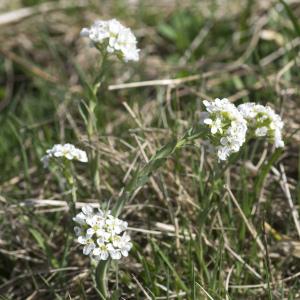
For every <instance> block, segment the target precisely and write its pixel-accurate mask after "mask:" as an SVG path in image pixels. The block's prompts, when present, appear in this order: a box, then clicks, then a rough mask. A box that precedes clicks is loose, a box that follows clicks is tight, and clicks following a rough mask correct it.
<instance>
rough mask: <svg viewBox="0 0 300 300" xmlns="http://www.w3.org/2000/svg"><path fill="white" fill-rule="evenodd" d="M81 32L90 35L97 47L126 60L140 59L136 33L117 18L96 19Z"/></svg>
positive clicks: (82, 34) (85, 35)
mask: <svg viewBox="0 0 300 300" xmlns="http://www.w3.org/2000/svg"><path fill="white" fill-rule="evenodd" d="M80 34H81V36H84V37H88V38H89V39H90V41H91V42H92V45H94V46H96V48H97V49H100V50H101V51H106V52H108V53H114V54H116V55H117V57H119V58H120V59H122V60H124V61H125V62H128V61H129V60H133V61H138V60H139V51H140V50H139V49H138V48H137V47H136V44H137V41H136V38H135V36H134V34H133V33H132V31H131V30H130V29H129V28H127V27H125V26H123V25H122V24H121V23H120V22H119V21H117V20H116V19H112V20H109V21H101V20H98V21H95V22H94V24H93V25H92V26H91V27H90V28H83V29H82V30H81V32H80Z"/></svg>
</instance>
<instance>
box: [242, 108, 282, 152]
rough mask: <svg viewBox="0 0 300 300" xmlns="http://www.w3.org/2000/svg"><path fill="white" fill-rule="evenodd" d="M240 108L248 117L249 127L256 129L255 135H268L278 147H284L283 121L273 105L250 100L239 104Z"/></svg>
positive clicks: (245, 116)
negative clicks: (264, 104)
mask: <svg viewBox="0 0 300 300" xmlns="http://www.w3.org/2000/svg"><path fill="white" fill-rule="evenodd" d="M238 110H239V111H240V113H241V114H242V115H243V117H244V118H245V119H246V121H247V123H248V127H249V129H252V130H253V131H254V134H255V136H257V137H262V136H267V137H269V138H271V139H272V140H273V141H274V144H275V147H276V148H280V147H284V141H283V140H282V133H281V132H282V128H283V122H282V119H281V117H280V116H279V115H278V114H276V113H275V112H274V110H273V109H272V108H271V107H269V106H263V105H260V104H256V103H253V102H249V103H245V104H241V105H239V106H238Z"/></svg>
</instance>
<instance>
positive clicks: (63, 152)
mask: <svg viewBox="0 0 300 300" xmlns="http://www.w3.org/2000/svg"><path fill="white" fill-rule="evenodd" d="M60 157H64V158H66V159H68V160H74V159H75V160H78V161H81V162H87V161H88V157H87V154H86V152H85V151H83V150H80V149H78V148H76V147H75V146H74V145H72V144H64V145H62V144H56V145H54V146H53V147H52V148H51V149H48V150H47V151H46V155H45V156H43V157H42V158H41V161H42V162H43V164H44V167H47V166H48V164H49V161H50V159H51V158H60Z"/></svg>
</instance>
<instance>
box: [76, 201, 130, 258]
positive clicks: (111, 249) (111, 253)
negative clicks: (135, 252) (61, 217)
mask: <svg viewBox="0 0 300 300" xmlns="http://www.w3.org/2000/svg"><path fill="white" fill-rule="evenodd" d="M73 220H74V222H76V223H77V224H79V226H75V227H74V231H75V234H76V236H78V238H77V240H78V242H79V243H80V244H82V245H84V248H83V254H84V255H90V256H91V257H92V258H94V259H95V260H98V261H99V260H107V259H108V258H109V257H111V258H112V259H120V258H121V257H122V256H128V252H129V251H130V249H131V247H132V243H131V242H130V236H129V235H128V234H127V233H126V232H125V230H126V229H127V222H124V221H122V220H120V219H118V218H115V217H113V216H112V215H111V214H110V212H109V211H108V212H103V211H102V210H100V209H99V210H98V212H96V213H95V212H94V210H93V208H92V207H90V206H88V205H87V206H84V207H83V208H82V211H81V212H80V213H79V214H77V215H76V217H75V218H73ZM122 232H123V234H122V235H121V233H122Z"/></svg>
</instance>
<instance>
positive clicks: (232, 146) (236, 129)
mask: <svg viewBox="0 0 300 300" xmlns="http://www.w3.org/2000/svg"><path fill="white" fill-rule="evenodd" d="M203 104H204V105H205V109H206V112H203V113H202V115H201V121H202V124H203V125H204V126H208V127H209V129H210V130H209V135H208V141H209V142H210V144H212V145H213V146H214V147H215V148H216V150H217V155H218V158H219V159H220V160H226V159H227V158H228V157H229V156H230V155H231V154H232V153H235V152H238V151H239V150H240V148H241V146H242V145H243V143H244V142H245V140H246V132H247V123H246V121H245V119H244V118H243V116H242V115H241V113H240V112H239V111H238V109H237V108H236V107H235V105H234V104H232V103H230V102H229V100H228V99H226V98H224V99H215V100H214V101H212V102H210V101H207V100H204V101H203Z"/></svg>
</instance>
